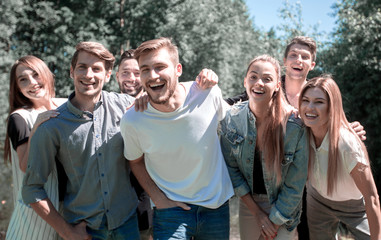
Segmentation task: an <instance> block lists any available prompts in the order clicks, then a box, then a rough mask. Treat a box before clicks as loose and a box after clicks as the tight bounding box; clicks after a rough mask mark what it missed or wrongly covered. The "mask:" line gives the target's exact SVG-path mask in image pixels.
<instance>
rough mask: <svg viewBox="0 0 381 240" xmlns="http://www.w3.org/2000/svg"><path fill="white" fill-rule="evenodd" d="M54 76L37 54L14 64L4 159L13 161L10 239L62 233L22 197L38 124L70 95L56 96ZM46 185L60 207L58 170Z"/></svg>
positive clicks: (38, 239) (37, 239)
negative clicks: (32, 143)
mask: <svg viewBox="0 0 381 240" xmlns="http://www.w3.org/2000/svg"><path fill="white" fill-rule="evenodd" d="M54 96H55V94H54V76H53V74H52V72H51V71H50V70H49V68H48V66H46V64H45V63H44V62H43V61H42V60H41V59H39V58H37V57H35V56H24V57H22V58H20V59H18V60H17V61H16V62H15V63H14V64H13V66H12V69H11V73H10V88H9V108H10V109H9V116H8V125H7V132H6V139H5V147H4V161H8V159H9V161H10V162H11V165H12V175H13V176H12V177H13V199H14V211H13V213H12V217H11V220H10V223H9V226H8V230H7V235H6V239H7V240H8V239H9V240H11V239H30V240H34V239H35V240H45V239H46V240H48V239H49V240H51V239H57V237H58V235H57V233H56V232H55V231H54V229H53V228H51V227H50V226H49V225H48V224H47V223H46V222H45V221H44V220H43V219H42V218H40V217H39V216H38V215H37V214H36V213H35V212H34V211H33V209H32V208H30V207H29V206H27V205H25V204H24V202H23V201H22V197H21V187H22V180H23V177H24V173H25V170H26V168H27V165H28V153H29V142H30V141H31V138H32V135H33V133H34V132H35V130H36V129H37V127H38V126H39V125H40V124H41V123H43V122H44V121H46V120H48V119H49V118H51V117H55V116H57V114H59V113H58V112H56V111H55V110H54V109H55V108H57V107H58V106H59V105H61V104H62V103H64V102H65V101H66V99H59V98H54ZM44 187H45V189H46V191H47V193H48V195H49V198H50V199H51V200H52V202H53V204H54V206H55V207H56V208H57V209H58V204H59V197H58V178H57V171H55V172H54V174H52V175H50V176H49V180H48V181H47V183H46V184H45V186H44Z"/></svg>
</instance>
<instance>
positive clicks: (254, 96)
mask: <svg viewBox="0 0 381 240" xmlns="http://www.w3.org/2000/svg"><path fill="white" fill-rule="evenodd" d="M278 76H279V74H278V73H277V72H276V70H275V67H274V65H273V64H272V63H270V62H266V61H261V60H260V61H256V62H254V63H253V64H251V66H250V68H249V70H248V72H247V74H246V77H245V80H244V85H245V88H246V92H247V95H248V96H249V99H250V103H255V104H258V103H262V104H266V105H270V104H271V100H272V97H273V95H274V93H275V92H276V91H279V88H280V80H279V79H278Z"/></svg>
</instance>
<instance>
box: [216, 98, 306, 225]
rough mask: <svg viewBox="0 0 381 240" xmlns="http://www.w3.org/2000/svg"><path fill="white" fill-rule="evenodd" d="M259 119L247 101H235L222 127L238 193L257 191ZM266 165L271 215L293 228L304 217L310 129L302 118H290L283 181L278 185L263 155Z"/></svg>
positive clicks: (223, 143)
mask: <svg viewBox="0 0 381 240" xmlns="http://www.w3.org/2000/svg"><path fill="white" fill-rule="evenodd" d="M255 121H256V120H255V116H254V114H253V113H252V112H251V111H250V109H249V104H248V101H246V102H242V103H239V104H236V105H234V106H233V107H232V108H231V110H230V111H229V112H228V113H227V115H226V117H225V119H224V120H222V121H221V125H220V128H219V134H220V138H221V147H222V152H223V154H224V158H225V161H226V164H227V166H228V170H229V174H230V178H231V180H232V183H233V187H234V191H235V194H236V195H237V196H238V197H241V196H244V195H246V194H247V193H253V170H254V153H255V145H256V137H257V129H256V126H255ZM262 166H263V176H264V182H265V187H266V190H267V196H268V198H269V202H270V204H271V205H272V208H271V211H270V215H269V218H270V220H271V221H272V222H273V223H275V224H277V225H283V224H284V225H285V227H286V228H287V229H288V230H289V231H292V230H293V229H294V228H295V227H296V226H297V225H298V223H299V221H300V215H301V206H302V196H303V190H304V186H305V183H306V180H307V169H308V168H307V167H308V143H307V132H306V129H305V127H304V124H303V123H302V121H301V120H300V119H298V118H295V117H294V116H290V117H289V119H288V121H287V125H286V133H285V136H284V159H283V161H282V164H281V166H282V170H281V172H282V180H281V183H280V184H279V185H277V184H276V176H275V174H271V173H269V172H268V171H266V167H265V163H264V159H263V158H262Z"/></svg>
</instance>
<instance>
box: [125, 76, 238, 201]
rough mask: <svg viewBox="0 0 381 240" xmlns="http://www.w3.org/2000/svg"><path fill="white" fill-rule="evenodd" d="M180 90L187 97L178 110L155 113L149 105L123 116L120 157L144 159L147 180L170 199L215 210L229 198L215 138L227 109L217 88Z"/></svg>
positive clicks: (191, 85) (191, 86)
mask: <svg viewBox="0 0 381 240" xmlns="http://www.w3.org/2000/svg"><path fill="white" fill-rule="evenodd" d="M179 84H182V85H183V86H184V88H185V90H186V94H187V96H186V99H185V101H184V104H183V105H182V106H181V107H179V108H178V109H177V110H175V111H173V112H160V111H158V110H156V109H155V108H153V107H152V106H151V105H148V109H147V110H146V111H144V112H136V111H135V109H134V108H132V109H130V110H129V111H127V113H126V114H125V115H124V116H123V118H122V120H121V124H120V128H121V133H122V136H123V139H124V155H125V157H126V158H127V159H129V160H135V159H137V158H139V157H141V156H142V155H143V154H144V158H145V165H146V168H147V171H148V173H149V175H150V176H151V178H152V180H153V181H154V182H155V183H156V185H157V186H158V187H159V188H160V189H161V190H162V191H163V192H164V193H165V195H166V196H167V197H168V198H169V199H171V200H173V201H179V202H185V203H190V204H195V205H200V206H203V207H208V208H218V207H219V206H221V205H222V204H223V203H224V202H226V201H227V200H228V199H229V198H230V197H231V196H232V195H233V193H234V192H233V187H232V183H231V181H230V177H229V174H228V171H227V167H226V164H225V161H224V158H223V155H222V152H221V147H220V143H219V138H218V136H217V126H218V122H219V121H220V120H222V119H223V118H224V117H225V114H226V109H227V108H228V105H227V104H226V103H225V101H224V100H223V99H222V95H221V90H220V89H219V88H218V87H217V86H215V87H213V88H211V89H207V90H202V89H201V88H199V86H198V85H197V83H195V82H193V83H192V82H187V83H179Z"/></svg>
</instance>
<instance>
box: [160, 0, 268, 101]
mask: <svg viewBox="0 0 381 240" xmlns="http://www.w3.org/2000/svg"><path fill="white" fill-rule="evenodd" d="M248 16H249V14H248V13H247V7H246V5H245V3H244V2H243V1H231V0H222V1H217V0H208V1H206V0H204V1H202V0H201V1H200V0H188V1H174V3H173V4H172V7H171V8H169V9H168V10H167V13H166V24H164V25H162V26H160V27H159V28H158V33H157V34H156V36H157V37H159V36H168V37H172V38H173V40H174V41H175V42H176V43H177V45H178V47H179V49H180V58H181V59H180V60H181V62H182V64H183V67H184V73H183V76H182V80H184V81H189V80H194V79H195V77H196V76H197V74H198V72H199V71H201V69H203V68H210V69H213V70H214V71H215V72H216V73H217V74H218V76H219V78H220V83H219V86H220V87H221V88H222V89H223V92H224V93H225V95H227V96H232V95H234V94H237V93H239V92H240V91H242V89H243V77H244V74H245V70H246V67H247V64H248V62H249V61H250V59H252V58H253V57H255V56H256V55H258V54H261V53H264V52H266V50H267V48H266V46H265V45H264V43H265V42H264V41H263V38H262V39H261V34H260V33H259V32H258V31H255V30H254V29H253V26H252V22H251V21H250V20H249V17H248Z"/></svg>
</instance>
